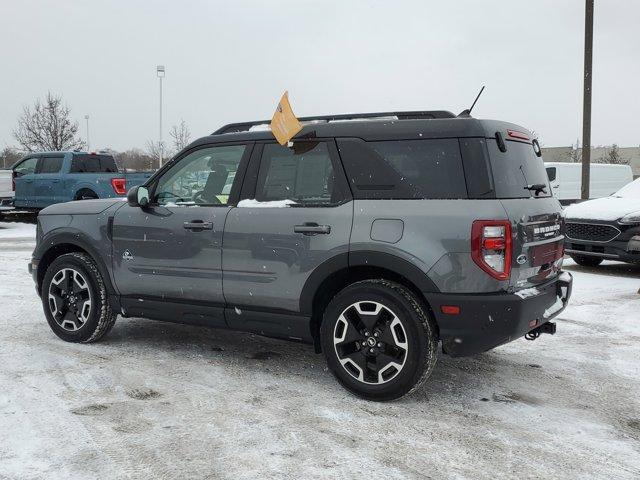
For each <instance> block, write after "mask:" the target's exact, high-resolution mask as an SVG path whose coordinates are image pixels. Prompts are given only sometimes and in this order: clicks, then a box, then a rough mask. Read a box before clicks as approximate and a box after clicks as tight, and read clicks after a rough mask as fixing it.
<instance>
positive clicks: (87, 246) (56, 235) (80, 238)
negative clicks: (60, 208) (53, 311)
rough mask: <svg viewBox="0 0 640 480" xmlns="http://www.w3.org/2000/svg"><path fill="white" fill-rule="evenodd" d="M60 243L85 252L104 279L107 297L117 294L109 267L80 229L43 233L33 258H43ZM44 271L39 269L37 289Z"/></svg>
mask: <svg viewBox="0 0 640 480" xmlns="http://www.w3.org/2000/svg"><path fill="white" fill-rule="evenodd" d="M60 245H73V246H75V247H77V248H79V249H81V250H84V251H85V252H87V254H89V255H90V256H91V258H92V259H93V261H94V262H95V263H96V266H97V267H98V271H99V272H100V275H102V279H103V280H104V283H105V287H106V288H107V294H108V295H109V297H110V298H112V297H115V296H117V295H119V293H118V291H117V290H116V289H115V287H114V283H113V279H112V278H111V269H109V268H107V265H106V263H105V261H104V259H103V256H102V255H101V254H100V252H99V251H98V250H97V249H96V248H95V247H94V246H93V245H92V240H91V239H90V238H89V237H88V236H87V235H86V234H85V233H83V232H82V231H80V230H75V229H73V230H65V231H62V232H61V231H55V232H52V233H50V234H48V235H45V236H44V237H43V238H42V239H40V241H39V242H38V245H37V246H36V249H35V250H34V252H33V258H35V259H38V260H39V261H41V260H42V258H44V256H45V255H46V254H47V252H49V251H50V250H51V249H54V248H56V247H58V246H60ZM38 267H39V268H38V269H40V265H39V266H38ZM45 273H46V272H45V271H41V272H39V273H38V291H40V288H41V287H42V285H41V283H42V280H43V279H44V275H45Z"/></svg>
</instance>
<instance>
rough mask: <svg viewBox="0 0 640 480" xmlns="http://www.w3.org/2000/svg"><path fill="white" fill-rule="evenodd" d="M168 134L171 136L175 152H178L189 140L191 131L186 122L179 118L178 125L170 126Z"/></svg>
mask: <svg viewBox="0 0 640 480" xmlns="http://www.w3.org/2000/svg"><path fill="white" fill-rule="evenodd" d="M169 135H171V138H173V146H174V148H175V150H176V152H179V151H180V150H182V149H183V148H184V147H186V146H187V145H189V143H190V142H191V132H190V131H189V127H188V126H187V122H185V121H184V120H183V119H180V123H179V124H178V125H174V126H173V127H171V131H170V132H169Z"/></svg>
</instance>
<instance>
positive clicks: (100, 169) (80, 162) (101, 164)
mask: <svg viewBox="0 0 640 480" xmlns="http://www.w3.org/2000/svg"><path fill="white" fill-rule="evenodd" d="M117 172H118V166H117V165H116V161H115V160H114V158H113V157H112V156H111V155H87V154H80V155H74V156H73V160H72V161H71V173H117Z"/></svg>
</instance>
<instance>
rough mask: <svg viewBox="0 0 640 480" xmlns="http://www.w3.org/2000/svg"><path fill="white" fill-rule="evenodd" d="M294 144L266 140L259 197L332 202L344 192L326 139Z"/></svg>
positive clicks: (266, 199) (267, 199)
mask: <svg viewBox="0 0 640 480" xmlns="http://www.w3.org/2000/svg"><path fill="white" fill-rule="evenodd" d="M294 145H295V146H294V148H287V147H282V146H280V145H276V144H267V145H265V146H264V150H263V151H262V159H261V161H260V170H259V172H258V183H257V188H256V200H258V201H261V202H269V201H274V200H293V201H294V202H296V203H297V204H302V205H329V204H332V203H336V202H337V201H338V200H339V199H340V197H341V195H340V194H339V192H338V191H337V189H336V188H335V185H336V182H335V175H334V171H333V165H332V164H331V156H330V155H329V149H328V147H327V144H326V143H324V142H295V144H294Z"/></svg>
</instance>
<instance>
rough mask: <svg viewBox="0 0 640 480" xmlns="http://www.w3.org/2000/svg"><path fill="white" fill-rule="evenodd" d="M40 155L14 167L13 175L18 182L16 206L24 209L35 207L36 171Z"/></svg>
mask: <svg viewBox="0 0 640 480" xmlns="http://www.w3.org/2000/svg"><path fill="white" fill-rule="evenodd" d="M39 159H40V156H39V155H35V156H33V157H29V158H25V159H24V160H22V161H21V162H20V163H18V164H17V165H15V166H14V167H13V175H14V178H15V182H16V191H15V198H14V202H15V206H16V207H23V208H32V207H35V201H34V198H33V195H34V188H35V185H34V183H33V181H34V179H35V171H36V167H37V166H38V160H39Z"/></svg>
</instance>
